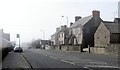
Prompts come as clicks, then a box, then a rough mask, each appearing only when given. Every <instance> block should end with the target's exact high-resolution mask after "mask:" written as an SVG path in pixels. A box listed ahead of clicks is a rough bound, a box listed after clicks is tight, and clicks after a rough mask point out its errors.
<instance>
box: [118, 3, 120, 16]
mask: <svg viewBox="0 0 120 70" xmlns="http://www.w3.org/2000/svg"><path fill="white" fill-rule="evenodd" d="M118 18H120V1H119V2H118Z"/></svg>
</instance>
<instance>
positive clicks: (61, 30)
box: [52, 28, 68, 36]
mask: <svg viewBox="0 0 120 70" xmlns="http://www.w3.org/2000/svg"><path fill="white" fill-rule="evenodd" d="M66 29H68V28H65V29H60V30H58V31H57V32H55V33H54V34H53V35H56V34H58V33H60V32H64V31H65V30H66ZM53 35H52V36H53Z"/></svg>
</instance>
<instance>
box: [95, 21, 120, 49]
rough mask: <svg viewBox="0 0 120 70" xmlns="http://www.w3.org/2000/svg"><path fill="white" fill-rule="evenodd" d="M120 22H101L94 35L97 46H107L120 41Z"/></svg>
mask: <svg viewBox="0 0 120 70" xmlns="http://www.w3.org/2000/svg"><path fill="white" fill-rule="evenodd" d="M119 30H120V24H119V23H115V22H101V24H100V25H99V27H98V29H97V30H96V32H95V35H94V43H95V46H104V47H105V46H107V45H109V44H111V43H120V31H119Z"/></svg>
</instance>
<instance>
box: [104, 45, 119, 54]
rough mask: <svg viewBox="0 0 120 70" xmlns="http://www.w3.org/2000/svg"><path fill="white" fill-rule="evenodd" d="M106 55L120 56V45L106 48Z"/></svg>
mask: <svg viewBox="0 0 120 70" xmlns="http://www.w3.org/2000/svg"><path fill="white" fill-rule="evenodd" d="M105 51H106V53H110V54H116V55H120V44H110V45H107V46H106V47H105Z"/></svg>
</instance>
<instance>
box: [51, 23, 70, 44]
mask: <svg viewBox="0 0 120 70" xmlns="http://www.w3.org/2000/svg"><path fill="white" fill-rule="evenodd" d="M67 34H68V32H67V26H66V25H64V26H61V27H60V28H59V27H58V28H56V32H55V33H54V34H53V35H52V36H51V41H52V43H53V45H55V46H56V45H57V46H58V45H63V44H65V43H66V41H65V39H66V36H67Z"/></svg>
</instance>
